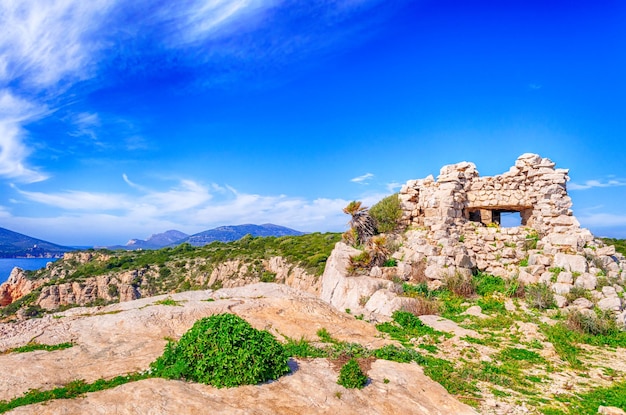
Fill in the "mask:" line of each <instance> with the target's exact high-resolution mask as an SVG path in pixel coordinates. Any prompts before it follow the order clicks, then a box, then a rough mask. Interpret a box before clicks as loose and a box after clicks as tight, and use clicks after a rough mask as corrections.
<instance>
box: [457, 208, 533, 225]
mask: <svg viewBox="0 0 626 415" xmlns="http://www.w3.org/2000/svg"><path fill="white" fill-rule="evenodd" d="M531 214H532V209H519V210H517V209H485V208H477V209H472V210H469V211H467V212H466V214H465V217H466V218H467V219H469V220H470V221H472V222H478V223H482V224H483V225H489V224H491V223H496V224H498V225H500V226H501V227H503V228H514V227H517V226H526V225H527V222H528V219H529V218H530V216H531Z"/></svg>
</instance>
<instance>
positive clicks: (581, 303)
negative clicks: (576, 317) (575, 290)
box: [572, 297, 593, 309]
mask: <svg viewBox="0 0 626 415" xmlns="http://www.w3.org/2000/svg"><path fill="white" fill-rule="evenodd" d="M572 305H573V306H574V307H576V308H581V309H582V308H585V309H589V308H592V307H593V303H592V302H591V301H589V300H587V299H586V298H583V297H581V298H577V299H575V300H574V301H573V302H572Z"/></svg>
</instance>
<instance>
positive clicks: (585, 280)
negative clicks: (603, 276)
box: [574, 273, 598, 290]
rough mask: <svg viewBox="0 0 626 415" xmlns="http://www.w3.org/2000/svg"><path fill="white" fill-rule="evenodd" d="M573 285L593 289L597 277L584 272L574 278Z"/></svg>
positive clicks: (596, 282) (596, 283)
mask: <svg viewBox="0 0 626 415" xmlns="http://www.w3.org/2000/svg"><path fill="white" fill-rule="evenodd" d="M574 285H575V286H576V287H582V288H584V289H586V290H595V289H596V285H598V279H597V278H596V277H595V276H594V275H591V274H589V273H585V274H582V275H581V276H579V277H578V278H576V282H574Z"/></svg>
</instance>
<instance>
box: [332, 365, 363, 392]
mask: <svg viewBox="0 0 626 415" xmlns="http://www.w3.org/2000/svg"><path fill="white" fill-rule="evenodd" d="M337 383H338V384H340V385H341V386H343V387H344V388H358V389H362V388H363V387H364V386H365V385H366V384H367V376H365V374H364V373H363V372H362V371H361V368H360V367H359V364H358V363H357V361H356V360H354V359H350V360H348V362H347V363H346V364H345V365H343V367H342V368H341V371H340V372H339V379H337Z"/></svg>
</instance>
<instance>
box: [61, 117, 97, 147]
mask: <svg viewBox="0 0 626 415" xmlns="http://www.w3.org/2000/svg"><path fill="white" fill-rule="evenodd" d="M71 122H72V123H73V124H74V126H75V129H74V130H73V131H70V132H69V133H68V134H69V135H71V136H74V137H81V136H86V137H89V138H90V139H91V140H93V141H95V142H97V141H98V134H97V132H96V129H97V128H98V127H100V124H101V122H100V117H99V116H98V114H96V113H90V112H81V113H79V114H74V115H73V116H72V120H71Z"/></svg>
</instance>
